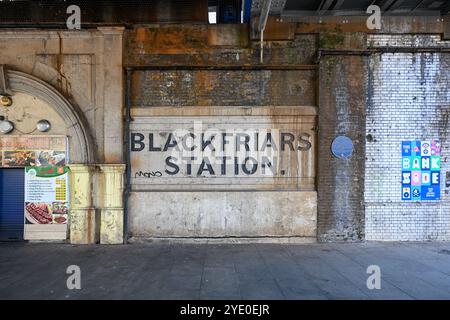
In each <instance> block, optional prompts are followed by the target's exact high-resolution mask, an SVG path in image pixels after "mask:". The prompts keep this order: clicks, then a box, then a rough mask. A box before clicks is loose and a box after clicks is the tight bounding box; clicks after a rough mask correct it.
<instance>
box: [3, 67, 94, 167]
mask: <svg viewBox="0 0 450 320" xmlns="http://www.w3.org/2000/svg"><path fill="white" fill-rule="evenodd" d="M6 76H7V80H8V82H9V87H10V89H11V90H12V91H13V92H22V93H26V94H29V95H31V96H34V97H36V98H38V99H41V100H43V101H44V102H46V103H47V104H48V105H49V106H51V107H52V108H53V109H54V110H55V111H56V112H57V113H58V114H59V115H60V117H61V118H62V119H63V120H64V122H65V124H66V128H67V136H68V138H69V144H70V148H69V150H70V162H71V163H83V164H90V163H94V162H95V152H94V150H93V141H92V136H91V134H90V132H89V129H88V126H87V122H86V121H85V119H84V117H83V115H82V113H81V112H80V111H79V110H78V108H77V107H75V106H74V105H72V104H71V103H70V102H69V101H68V100H67V99H66V98H65V97H64V96H63V95H62V94H61V93H60V92H59V91H58V90H56V89H55V88H54V87H52V86H51V85H49V84H48V83H46V82H44V81H42V80H40V79H38V78H36V77H34V76H32V75H29V74H26V73H23V72H19V71H12V70H8V71H7V73H6Z"/></svg>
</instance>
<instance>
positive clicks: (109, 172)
mask: <svg viewBox="0 0 450 320" xmlns="http://www.w3.org/2000/svg"><path fill="white" fill-rule="evenodd" d="M99 167H100V172H101V173H102V179H101V180H102V182H101V184H102V186H101V189H102V190H101V191H100V193H101V195H102V199H101V201H100V205H101V223H100V243H101V244H123V243H124V232H123V231H124V230H123V228H124V207H123V190H124V172H125V165H123V164H104V165H99Z"/></svg>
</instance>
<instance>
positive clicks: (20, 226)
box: [0, 168, 25, 241]
mask: <svg viewBox="0 0 450 320" xmlns="http://www.w3.org/2000/svg"><path fill="white" fill-rule="evenodd" d="M24 184H25V170H24V169H23V168H20V169H0V241H21V240H23V232H24V197H25V190H24V189H25V187H24Z"/></svg>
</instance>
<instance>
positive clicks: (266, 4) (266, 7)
mask: <svg viewBox="0 0 450 320" xmlns="http://www.w3.org/2000/svg"><path fill="white" fill-rule="evenodd" d="M271 4H272V0H265V1H263V4H262V8H261V14H260V16H259V26H258V29H259V33H260V36H261V39H260V45H261V51H260V62H261V63H263V62H264V30H265V29H266V24H267V19H268V18H269V13H270V6H271Z"/></svg>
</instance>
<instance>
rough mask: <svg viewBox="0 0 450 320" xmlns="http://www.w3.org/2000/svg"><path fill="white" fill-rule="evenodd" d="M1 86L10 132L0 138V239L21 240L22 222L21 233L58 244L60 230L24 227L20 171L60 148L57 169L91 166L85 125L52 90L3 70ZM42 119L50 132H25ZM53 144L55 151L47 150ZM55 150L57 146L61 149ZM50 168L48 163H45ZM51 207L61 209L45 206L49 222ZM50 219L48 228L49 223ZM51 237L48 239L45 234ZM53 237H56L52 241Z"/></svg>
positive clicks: (33, 79) (62, 229)
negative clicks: (7, 101) (7, 102)
mask: <svg viewBox="0 0 450 320" xmlns="http://www.w3.org/2000/svg"><path fill="white" fill-rule="evenodd" d="M3 83H4V85H3V87H2V88H0V89H1V91H2V92H0V93H8V94H9V95H11V96H12V99H13V104H12V105H11V106H8V107H5V106H4V107H2V108H4V109H3V110H0V111H1V113H0V115H2V116H3V118H5V119H7V120H8V121H11V123H13V124H14V130H13V131H11V132H10V133H8V134H6V133H5V134H0V198H1V200H2V201H1V202H0V240H21V239H23V235H24V222H25V234H27V233H30V234H31V233H32V234H35V236H34V237H35V238H36V239H39V236H40V234H42V235H44V238H43V239H53V238H55V239H56V238H58V239H64V238H65V237H66V235H67V228H66V226H64V227H63V226H57V225H55V226H50V228H47V225H46V226H44V225H39V221H38V220H39V219H37V220H36V221H38V222H36V221H34V222H36V225H31V227H30V225H29V223H28V222H29V220H30V219H29V218H28V215H25V217H26V218H25V219H24V203H25V199H24V188H25V186H24V184H25V183H24V181H25V178H24V167H30V166H36V167H38V166H41V165H42V166H43V165H44V162H43V161H41V159H48V158H47V157H46V156H47V155H49V154H52V155H55V154H56V153H57V152H55V150H58V151H60V150H61V149H62V150H63V152H62V153H63V155H62V157H63V159H64V161H63V162H60V164H58V166H61V165H65V164H68V163H76V164H91V163H94V162H95V151H94V149H93V146H94V144H93V142H92V138H91V135H90V133H89V128H88V126H87V122H86V121H85V119H84V116H83V114H82V113H81V112H80V111H79V110H78V108H77V107H76V106H74V105H72V104H71V103H70V102H69V101H68V100H67V99H66V98H65V97H64V96H63V95H62V94H61V93H59V92H58V90H57V89H55V88H54V87H52V86H51V85H49V84H48V83H46V82H44V81H42V80H40V79H38V78H36V77H34V76H31V75H29V74H25V73H22V72H19V71H12V70H8V71H6V72H3ZM5 85H6V86H7V90H6V88H5ZM47 117H48V118H49V119H51V120H52V121H51V122H52V124H53V128H52V129H51V130H50V132H45V133H44V132H39V131H38V130H36V129H35V130H31V129H32V128H33V127H34V128H35V127H36V123H37V121H38V120H42V119H47ZM24 128H25V129H27V130H25V129H24ZM30 128H31V129H30ZM35 141H37V142H35ZM61 141H62V143H60V142H61ZM55 145H58V147H55V148H52V147H53V146H55ZM61 145H63V147H62V148H61ZM20 154H22V155H25V156H23V158H21V156H18V155H20ZM42 154H45V155H46V156H44V157H43V158H40V157H39V155H42ZM17 159H19V160H17ZM24 159H25V160H24ZM55 159H56V158H55ZM59 159H61V158H59ZM54 163H55V162H54V161H53V159H52V161H48V162H47V163H46V164H54ZM27 201H28V200H27ZM64 201H67V200H64ZM67 204H68V202H66V203H65V208H68V206H67ZM28 205H29V204H28V203H26V208H27V211H26V212H28ZM31 205H36V206H35V207H36V208H37V206H38V205H39V204H38V203H36V204H35V203H31ZM53 206H55V207H56V208H57V209H58V210H61V208H60V207H58V206H56V205H55V203H52V204H51V206H49V208H48V211H47V212H48V213H49V214H50V216H53V218H54V213H55V212H58V211H57V210H56V209H55V208H54V207H53ZM66 212H67V211H66ZM52 214H53V215H52ZM66 217H67V215H66ZM58 218H60V217H58ZM54 220H55V219H54ZM54 220H53V221H52V222H50V223H55V221H54ZM64 222H65V221H64ZM44 227H45V228H44ZM30 230H32V231H31V232H30ZM52 232H53V233H54V234H53V235H49V234H50V233H52ZM55 234H58V235H56V236H55Z"/></svg>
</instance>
